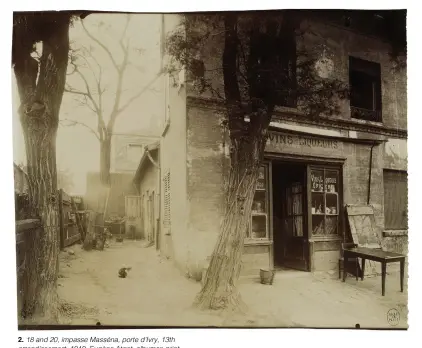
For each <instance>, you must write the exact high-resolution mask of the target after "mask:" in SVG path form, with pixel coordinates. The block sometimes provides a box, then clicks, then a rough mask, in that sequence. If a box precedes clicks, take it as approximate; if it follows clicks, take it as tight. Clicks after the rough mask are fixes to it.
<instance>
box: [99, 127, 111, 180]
mask: <svg viewBox="0 0 422 348" xmlns="http://www.w3.org/2000/svg"><path fill="white" fill-rule="evenodd" d="M110 166H111V134H108V133H107V132H105V135H104V139H103V140H101V142H100V180H101V184H102V185H103V186H106V187H108V186H110Z"/></svg>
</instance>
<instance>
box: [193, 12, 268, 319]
mask: <svg viewBox="0 0 422 348" xmlns="http://www.w3.org/2000/svg"><path fill="white" fill-rule="evenodd" d="M224 22H225V23H224V24H225V29H226V30H225V45H224V52H223V56H222V65H223V76H224V92H225V99H226V113H227V118H228V122H227V125H228V129H229V134H230V142H231V144H230V149H231V150H230V151H231V158H230V159H231V163H230V173H229V178H228V192H227V201H226V203H225V213H224V219H223V222H222V225H221V227H220V234H219V237H218V239H217V243H216V246H215V248H214V251H213V253H212V256H211V260H210V265H209V267H208V270H207V272H206V275H205V280H204V282H203V284H204V285H203V288H202V290H201V291H200V293H199V294H198V296H197V298H196V300H195V304H196V305H197V306H199V307H200V308H203V309H214V310H220V309H225V310H235V311H237V310H240V311H243V310H244V309H245V305H244V303H243V301H242V299H241V296H240V294H239V292H238V290H237V286H236V285H237V284H236V283H237V280H238V278H239V276H240V271H241V265H242V254H243V245H244V240H245V237H246V232H247V229H248V228H249V224H250V215H251V210H252V203H253V199H254V195H255V188H256V184H257V180H258V174H259V168H260V165H261V162H262V159H263V154H264V149H265V144H266V140H267V130H268V127H269V124H270V120H271V115H272V111H273V107H272V106H271V105H272V100H271V99H272V96H271V95H270V94H268V95H265V96H264V97H265V98H268V100H263V98H262V97H260V96H256V98H251V103H250V104H251V107H250V109H247V110H245V109H244V108H243V107H242V104H241V94H240V90H239V83H238V79H237V47H238V42H239V39H238V36H237V17H236V14H234V13H231V14H227V15H226V16H225V20H224ZM252 35H254V33H253V31H252ZM252 38H253V37H252ZM251 42H252V40H251ZM250 49H251V53H250V55H249V56H250V59H254V62H253V61H251V70H252V67H255V66H253V64H255V63H256V62H259V57H258V56H256V55H254V54H253V52H252V50H253V49H254V47H253V46H252V47H251V48H250ZM258 68H260V67H258ZM264 68H265V67H264ZM258 74H259V72H258ZM264 82H265V84H267V82H269V81H264ZM259 83H261V81H259ZM250 94H251V95H250V97H253V94H254V91H253V89H250ZM247 119H248V120H249V121H247Z"/></svg>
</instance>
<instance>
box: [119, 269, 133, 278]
mask: <svg viewBox="0 0 422 348" xmlns="http://www.w3.org/2000/svg"><path fill="white" fill-rule="evenodd" d="M131 269H132V267H122V268H120V269H119V278H126V276H127V271H130V270H131Z"/></svg>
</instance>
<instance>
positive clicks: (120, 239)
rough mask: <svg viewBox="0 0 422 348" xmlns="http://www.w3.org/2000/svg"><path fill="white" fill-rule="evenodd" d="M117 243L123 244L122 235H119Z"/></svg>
mask: <svg viewBox="0 0 422 348" xmlns="http://www.w3.org/2000/svg"><path fill="white" fill-rule="evenodd" d="M116 242H118V243H122V242H123V236H122V235H121V234H120V235H117V237H116Z"/></svg>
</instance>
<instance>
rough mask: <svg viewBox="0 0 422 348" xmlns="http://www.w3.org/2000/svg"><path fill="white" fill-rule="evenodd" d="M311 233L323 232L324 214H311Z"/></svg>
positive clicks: (321, 233) (320, 233) (319, 233)
mask: <svg viewBox="0 0 422 348" xmlns="http://www.w3.org/2000/svg"><path fill="white" fill-rule="evenodd" d="M312 234H318V235H323V234H324V215H313V216H312Z"/></svg>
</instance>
